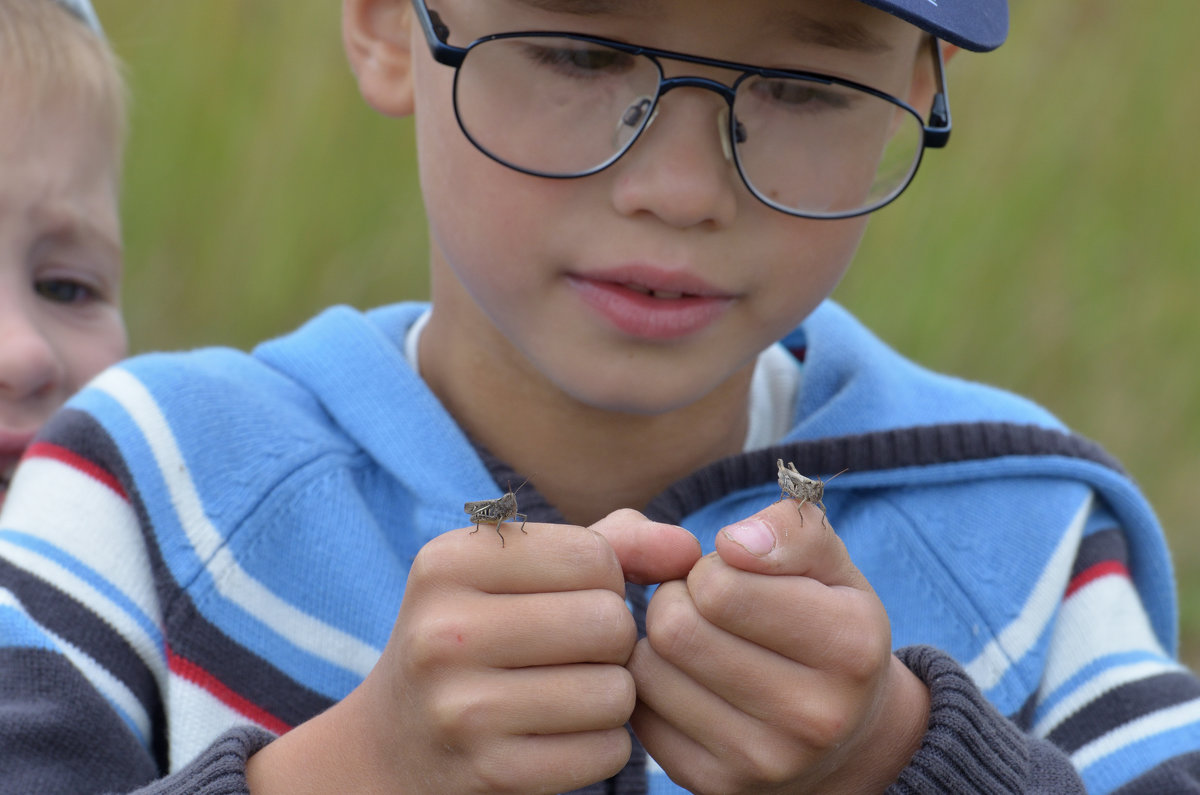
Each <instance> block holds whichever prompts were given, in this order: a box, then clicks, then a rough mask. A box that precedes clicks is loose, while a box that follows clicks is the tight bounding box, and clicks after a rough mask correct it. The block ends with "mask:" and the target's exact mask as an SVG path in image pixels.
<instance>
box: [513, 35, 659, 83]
mask: <svg viewBox="0 0 1200 795" xmlns="http://www.w3.org/2000/svg"><path fill="white" fill-rule="evenodd" d="M525 51H526V53H527V55H528V57H529V59H530V60H531V61H533V62H534V63H535V64H538V65H539V66H548V67H550V68H552V69H555V70H556V71H560V72H564V73H568V74H577V75H583V76H592V75H599V74H620V73H624V72H628V71H631V70H632V69H634V68H635V67H636V59H637V56H634V55H630V54H629V53H624V52H620V51H619V50H612V49H609V48H607V47H582V46H578V45H571V46H561V47H555V46H547V45H541V44H534V43H532V42H526V43H525Z"/></svg>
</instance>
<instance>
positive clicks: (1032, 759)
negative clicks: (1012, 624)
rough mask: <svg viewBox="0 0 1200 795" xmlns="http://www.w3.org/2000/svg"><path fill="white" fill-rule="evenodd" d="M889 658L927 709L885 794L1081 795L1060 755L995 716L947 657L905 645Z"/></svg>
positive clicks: (1076, 779) (926, 648)
mask: <svg viewBox="0 0 1200 795" xmlns="http://www.w3.org/2000/svg"><path fill="white" fill-rule="evenodd" d="M897 656H898V657H899V658H900V660H901V661H902V662H903V663H904V664H905V665H906V666H908V668H909V670H911V671H912V672H913V673H915V674H916V675H917V677H918V678H920V679H921V681H922V682H924V683H925V684H926V685H927V686H928V687H929V694H930V698H931V702H930V713H929V727H928V729H927V730H926V732H925V739H924V741H923V742H922V743H921V748H920V749H919V750H918V751H917V753H916V755H915V756H913V758H912V761H911V762H910V763H909V765H908V767H907V768H906V769H905V771H904V772H903V773H902V774H901V776H900V779H899V781H897V782H896V783H895V784H893V785H892V786H891V788H890V789H889V790H888V795H917V793H921V795H928V794H929V793H955V794H956V795H959V794H961V793H981V794H983V793H987V794H989V795H990V794H991V793H996V794H997V795H999V793H1017V792H1020V793H1045V794H1046V795H1070V793H1076V792H1078V793H1084V792H1086V790H1085V789H1084V786H1083V782H1082V781H1080V779H1079V776H1078V774H1077V773H1076V772H1075V768H1074V767H1073V766H1072V765H1071V761H1070V760H1069V759H1068V758H1067V757H1066V755H1065V754H1063V753H1062V751H1060V750H1058V749H1057V748H1056V747H1055V746H1054V745H1052V744H1051V743H1049V742H1047V741H1045V740H1040V739H1036V738H1033V737H1031V736H1030V735H1028V734H1026V733H1025V732H1023V731H1021V730H1020V729H1019V728H1017V726H1016V725H1014V724H1013V723H1012V722H1011V721H1009V720H1008V719H1007V718H1005V717H1004V716H1003V715H1001V714H1000V713H999V712H998V711H997V710H996V708H995V707H994V706H993V705H992V704H991V702H989V701H988V700H987V699H986V698H984V696H983V693H981V692H980V691H979V688H977V687H976V686H975V683H974V682H973V681H971V679H970V677H968V676H967V673H966V671H964V670H963V668H962V666H960V665H959V664H958V663H957V662H956V661H955V660H954V659H953V658H952V657H950V656H949V655H948V654H945V653H944V652H941V651H938V650H937V649H934V648H931V647H929V646H909V647H907V648H904V649H901V650H900V651H899V652H897Z"/></svg>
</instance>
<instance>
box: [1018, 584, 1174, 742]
mask: <svg viewBox="0 0 1200 795" xmlns="http://www.w3.org/2000/svg"><path fill="white" fill-rule="evenodd" d="M1135 652H1145V653H1146V654H1148V655H1154V656H1156V657H1159V658H1161V659H1160V660H1144V659H1143V660H1137V661H1134V662H1130V661H1129V660H1128V658H1127V657H1126V658H1125V664H1120V662H1121V660H1122V656H1123V655H1128V654H1129V653H1135ZM1105 658H1113V660H1114V662H1116V663H1117V666H1116V667H1113V668H1104V667H1101V666H1102V665H1103V662H1104V660H1105ZM1096 663H1099V664H1100V665H1097V670H1096V671H1095V673H1094V674H1093V675H1092V676H1091V677H1090V678H1088V679H1086V680H1084V681H1082V682H1077V683H1072V685H1071V686H1072V687H1074V688H1075V689H1074V692H1072V693H1070V694H1068V695H1065V697H1064V698H1063V700H1062V701H1060V702H1059V703H1057V704H1055V705H1054V707H1053V708H1052V709H1051V710H1050V711H1049V712H1048V713H1047V714H1046V715H1045V716H1044V717H1042V718H1041V719H1040V720H1039V721H1038V722H1037V725H1036V726H1035V727H1034V733H1035V734H1037V735H1039V736H1045V735H1046V734H1048V733H1049V732H1051V731H1053V730H1054V727H1055V726H1057V725H1059V724H1060V723H1061V722H1062V721H1064V720H1066V719H1067V718H1068V717H1070V715H1072V714H1073V713H1074V712H1076V711H1077V710H1079V709H1081V708H1082V707H1084V706H1085V705H1087V704H1088V703H1090V702H1091V701H1093V700H1095V699H1096V698H1098V697H1100V696H1101V695H1103V694H1104V693H1106V692H1108V691H1109V690H1112V689H1113V688H1115V687H1119V686H1121V685H1123V684H1126V683H1128V682H1134V681H1137V680H1138V679H1143V678H1146V677H1150V676H1156V675H1158V674H1162V673H1167V672H1170V671H1179V670H1183V668H1182V666H1180V665H1178V664H1176V663H1174V662H1172V661H1171V660H1170V659H1169V656H1168V655H1167V653H1166V651H1164V650H1163V648H1162V646H1161V645H1160V644H1159V642H1158V639H1157V637H1156V636H1155V634H1154V630H1153V628H1152V627H1151V626H1150V619H1149V617H1148V616H1147V615H1146V611H1145V609H1144V608H1143V606H1142V602H1141V600H1140V599H1139V598H1138V595H1137V592H1136V590H1135V589H1134V587H1133V583H1132V582H1130V580H1129V579H1128V578H1127V577H1122V576H1109V577H1102V578H1100V579H1098V580H1096V581H1094V582H1091V583H1088V584H1087V585H1086V586H1084V587H1083V588H1080V589H1079V590H1078V591H1076V592H1075V593H1074V594H1072V595H1071V597H1070V598H1069V599H1067V600H1066V602H1064V603H1063V607H1062V610H1061V611H1060V613H1059V620H1058V624H1057V625H1056V626H1055V628H1054V640H1053V642H1052V643H1051V653H1050V658H1049V659H1048V660H1047V661H1046V671H1045V676H1044V678H1043V684H1042V692H1043V693H1044V697H1045V698H1055V697H1057V696H1060V695H1062V694H1059V693H1058V692H1057V691H1058V690H1059V689H1060V688H1062V687H1064V686H1067V685H1068V682H1070V680H1071V678H1072V677H1074V676H1076V675H1078V674H1079V673H1080V672H1082V671H1084V669H1086V668H1087V667H1088V666H1090V665H1093V664H1096Z"/></svg>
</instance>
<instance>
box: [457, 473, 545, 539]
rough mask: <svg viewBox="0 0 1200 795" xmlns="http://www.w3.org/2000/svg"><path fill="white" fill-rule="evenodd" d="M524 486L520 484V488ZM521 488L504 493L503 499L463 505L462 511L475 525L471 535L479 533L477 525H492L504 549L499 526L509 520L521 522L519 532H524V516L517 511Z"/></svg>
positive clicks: (478, 501)
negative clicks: (518, 493) (468, 515)
mask: <svg viewBox="0 0 1200 795" xmlns="http://www.w3.org/2000/svg"><path fill="white" fill-rule="evenodd" d="M524 485H525V484H524V483H522V484H521V486H524ZM521 486H517V489H516V491H512V490H511V487H510V490H509V491H507V492H505V494H504V496H503V497H500V498H498V499H494V500H477V501H475V502H468V503H466V504H464V505H463V510H464V511H466V512H467V513H468V514H470V516H471V521H473V522H474V523H475V529H474V530H472V531H471V535H474V534H475V533H478V532H479V525H481V524H492V523H495V525H496V535H498V536H500V547H501V548H502V549H503V548H504V534H503V533H501V532H500V525H501V524H503V523H504V522H506V521H508V520H510V519H520V520H521V532H522V533H525V535H529V534H528V533H526V532H525V521H526V516H525V514H523V513H520V512H519V511H517V494H516V492H517V491H520V490H521Z"/></svg>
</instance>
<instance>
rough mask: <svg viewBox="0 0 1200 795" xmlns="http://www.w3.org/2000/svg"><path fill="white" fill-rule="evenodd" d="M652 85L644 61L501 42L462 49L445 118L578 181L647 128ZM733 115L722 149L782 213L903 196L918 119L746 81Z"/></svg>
mask: <svg viewBox="0 0 1200 795" xmlns="http://www.w3.org/2000/svg"><path fill="white" fill-rule="evenodd" d="M661 81H662V72H661V70H660V68H659V65H658V62H657V61H655V60H654V59H653V58H650V57H648V56H644V55H639V54H634V53H629V52H625V51H622V50H618V49H615V48H612V47H608V46H605V45H602V44H598V43H595V42H590V41H586V40H581V39H576V38H571V37H553V36H550V37H547V36H518V37H499V38H494V39H488V40H484V41H481V42H477V43H476V44H474V45H473V46H472V47H471V48H470V51H469V53H468V54H467V56H466V58H465V60H464V61H463V63H462V65H461V66H460V68H459V70H458V75H457V77H456V83H455V108H456V111H457V113H458V116H459V120H460V122H461V124H462V127H463V130H464V131H465V132H466V134H467V135H468V136H469V137H470V138H471V139H472V141H474V142H475V144H476V145H477V146H478V147H480V148H481V149H483V150H484V151H485V152H487V153H488V154H489V155H490V156H492V157H493V158H495V159H497V160H500V161H502V162H503V163H505V164H507V165H510V166H512V167H515V168H518V169H520V170H522V171H527V172H530V173H534V174H540V175H544V176H553V177H572V176H582V175H584V174H590V173H593V172H595V171H598V170H600V169H602V168H604V167H606V166H608V165H609V164H611V163H612V162H613V161H615V160H616V159H617V158H618V157H620V156H621V155H622V154H623V153H624V152H625V151H626V150H627V149H628V148H629V147H630V146H631V145H632V144H633V142H634V141H635V140H636V139H637V137H638V136H639V135H640V134H641V133H642V131H643V130H644V129H645V128H646V127H647V126H648V125H649V124H650V123H651V122H652V121H653V119H654V117H655V114H656V113H657V112H658V108H657V103H658V100H659V89H660V85H661ZM731 115H732V125H731V127H730V128H729V133H728V138H729V141H728V144H730V145H731V146H732V152H731V154H732V155H733V157H734V159H735V161H736V163H737V166H738V169H739V170H740V172H741V174H742V177H743V179H744V180H745V182H746V184H747V186H748V187H749V188H750V190H751V191H753V192H754V193H755V194H756V195H757V196H758V197H759V198H760V199H762V200H763V201H765V202H767V203H768V204H770V205H772V206H774V207H776V208H778V209H781V210H784V211H787V212H798V213H802V214H805V215H812V216H816V217H821V216H833V217H836V216H842V215H850V214H854V213H857V212H861V211H865V210H868V209H874V208H875V207H877V206H879V205H881V204H884V203H886V202H887V201H889V200H890V199H892V198H893V197H894V196H895V195H896V194H897V193H899V192H900V191H901V190H903V189H904V187H905V186H906V185H907V184H908V182H909V180H910V179H911V177H912V174H913V172H914V171H915V169H916V166H917V164H918V163H919V161H920V157H921V150H922V145H923V144H922V142H923V133H924V128H923V124H922V121H921V119H920V117H918V116H917V115H916V114H915V113H913V112H912V111H911V110H909V109H908V108H906V107H905V106H903V105H900V104H897V103H894V102H892V101H889V100H888V99H885V98H883V97H881V96H877V95H875V94H872V93H869V92H867V91H863V90H860V89H857V88H854V87H852V86H847V85H842V84H839V83H833V82H829V81H825V80H818V79H804V78H798V77H788V78H779V77H770V78H767V77H761V76H757V75H749V76H747V77H745V78H743V79H742V80H740V81H739V82H738V83H736V93H735V98H734V101H733V108H732V114H731ZM726 116H727V117H728V116H729V114H728V112H727V113H726Z"/></svg>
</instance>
